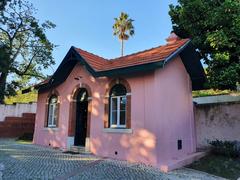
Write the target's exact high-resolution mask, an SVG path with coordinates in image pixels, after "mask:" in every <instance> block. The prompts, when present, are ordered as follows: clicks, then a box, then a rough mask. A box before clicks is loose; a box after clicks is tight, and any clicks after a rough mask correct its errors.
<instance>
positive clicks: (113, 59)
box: [109, 45, 164, 61]
mask: <svg viewBox="0 0 240 180" xmlns="http://www.w3.org/2000/svg"><path fill="white" fill-rule="evenodd" d="M162 46H164V45H160V46H156V47H153V48H150V49H145V50H140V51H138V52H135V53H132V54H128V55H125V56H120V57H116V58H112V59H109V61H115V60H118V59H122V58H126V57H129V56H134V55H136V54H140V53H144V52H146V51H150V50H153V49H156V48H160V47H162Z"/></svg>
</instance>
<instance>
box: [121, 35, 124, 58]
mask: <svg viewBox="0 0 240 180" xmlns="http://www.w3.org/2000/svg"><path fill="white" fill-rule="evenodd" d="M123 48H124V47H123V39H122V40H121V56H123Z"/></svg>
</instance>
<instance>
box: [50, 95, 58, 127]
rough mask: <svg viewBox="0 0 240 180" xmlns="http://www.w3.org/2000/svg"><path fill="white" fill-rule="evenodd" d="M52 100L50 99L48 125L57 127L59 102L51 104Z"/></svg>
mask: <svg viewBox="0 0 240 180" xmlns="http://www.w3.org/2000/svg"><path fill="white" fill-rule="evenodd" d="M52 98H53V97H51V98H50V101H51V99H52ZM56 98H57V97H56ZM57 100H58V99H57ZM50 101H49V105H48V126H47V127H49V128H55V127H57V124H56V123H57V114H56V110H57V102H56V103H52V104H51V102H50ZM54 122H55V123H54Z"/></svg>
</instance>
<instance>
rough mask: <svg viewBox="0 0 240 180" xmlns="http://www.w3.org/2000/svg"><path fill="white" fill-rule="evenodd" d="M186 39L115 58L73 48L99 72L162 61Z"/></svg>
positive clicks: (185, 41)
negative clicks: (106, 57) (107, 57)
mask: <svg viewBox="0 0 240 180" xmlns="http://www.w3.org/2000/svg"><path fill="white" fill-rule="evenodd" d="M188 41H189V39H180V40H176V41H175V42H174V43H171V44H170V43H169V44H166V45H164V46H159V47H155V48H152V49H148V50H145V51H140V52H137V53H134V54H130V55H126V56H123V57H119V58H115V59H105V58H103V57H100V56H97V55H95V54H92V53H89V52H87V51H84V50H82V49H79V48H75V50H76V51H77V52H78V53H79V54H80V56H82V58H84V59H85V60H86V62H87V63H88V64H89V65H90V66H91V67H92V68H93V69H94V70H95V71H98V72H99V71H107V70H112V69H119V68H125V67H130V66H136V65H143V64H148V63H153V62H158V61H164V60H165V59H166V58H167V57H169V56H170V55H171V54H173V53H174V52H175V51H176V50H177V49H179V48H181V47H182V46H183V45H184V44H186V43H187V42H188Z"/></svg>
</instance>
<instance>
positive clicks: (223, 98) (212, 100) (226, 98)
mask: <svg viewBox="0 0 240 180" xmlns="http://www.w3.org/2000/svg"><path fill="white" fill-rule="evenodd" d="M193 102H194V103H196V104H197V105H198V104H216V103H228V102H240V96H238V95H218V96H206V97H196V98H193Z"/></svg>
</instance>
